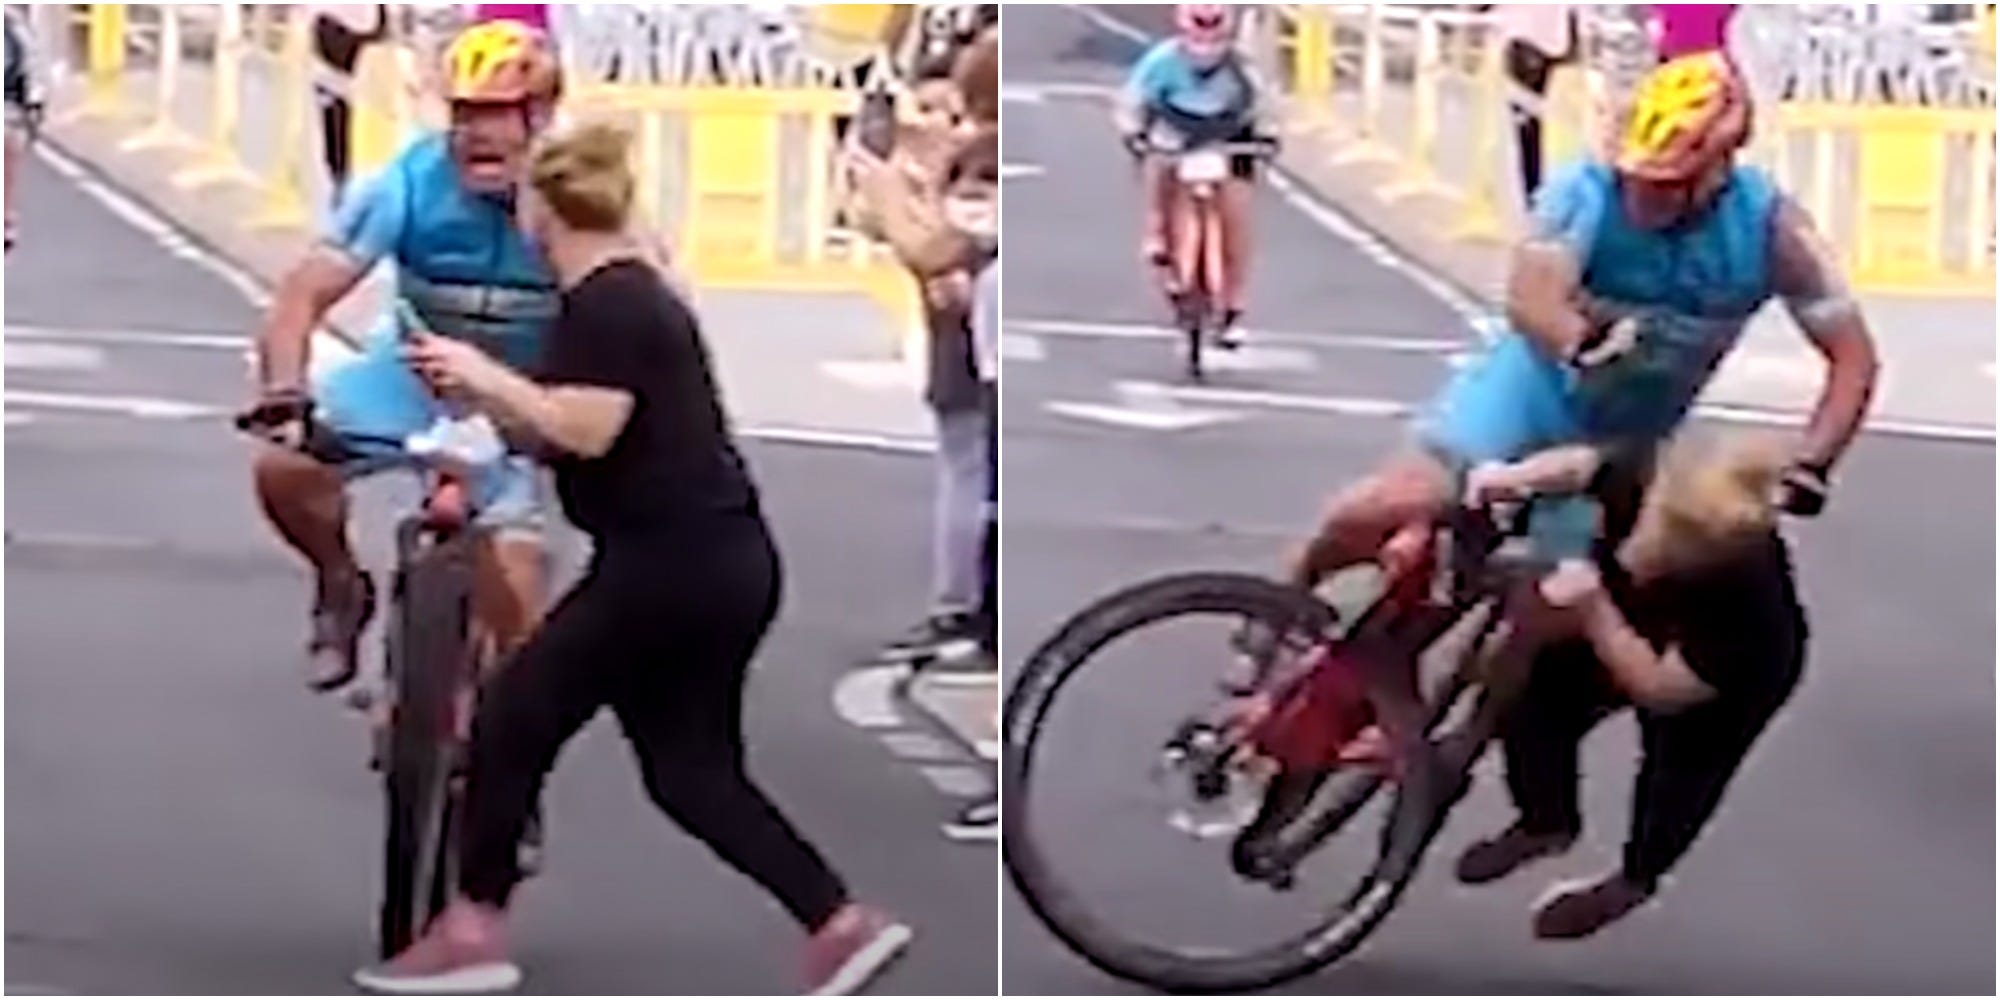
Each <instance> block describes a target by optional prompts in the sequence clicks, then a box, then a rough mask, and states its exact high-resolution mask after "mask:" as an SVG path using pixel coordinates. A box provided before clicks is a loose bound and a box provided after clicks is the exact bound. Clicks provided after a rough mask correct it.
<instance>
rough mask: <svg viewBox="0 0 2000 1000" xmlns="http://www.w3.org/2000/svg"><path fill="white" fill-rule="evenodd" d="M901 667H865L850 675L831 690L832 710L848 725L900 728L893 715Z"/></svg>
mask: <svg viewBox="0 0 2000 1000" xmlns="http://www.w3.org/2000/svg"><path fill="white" fill-rule="evenodd" d="M902 676H903V668H901V667H869V668H867V669H864V670H855V671H850V672H849V673H848V674H847V675H846V676H845V677H842V678H841V679H840V680H839V682H838V683H836V684H834V686H833V710H834V712H835V714H837V715H839V716H840V717H841V718H842V719H845V720H847V722H848V724H849V725H853V726H859V727H860V728H862V729H888V728H892V727H895V726H900V725H902V724H903V717H902V715H900V714H899V713H897V711H896V701H895V698H896V695H895V691H896V682H897V681H898V680H900V679H902Z"/></svg>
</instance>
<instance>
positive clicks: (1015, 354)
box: [1000, 333, 1049, 362]
mask: <svg viewBox="0 0 2000 1000" xmlns="http://www.w3.org/2000/svg"><path fill="white" fill-rule="evenodd" d="M1048 356H1049V352H1048V349H1047V348H1045V347H1043V346H1042V341H1041V339H1040V338H1038V337H1030V336H1028V335H1026V334H1017V333H1003V334H1001V335H1000V360H1001V361H1027V362H1036V361H1041V360H1044V359H1046V358H1047V357H1048Z"/></svg>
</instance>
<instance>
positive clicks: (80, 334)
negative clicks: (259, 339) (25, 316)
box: [6, 323, 255, 351]
mask: <svg viewBox="0 0 2000 1000" xmlns="http://www.w3.org/2000/svg"><path fill="white" fill-rule="evenodd" d="M6 339H8V340H10V341H12V340H51V341H64V340H68V341H75V342H77V343H83V344H107V345H111V346H116V347H161V348H187V349H193V350H214V351H246V350H249V349H250V348H251V347H252V346H253V345H254V343H255V341H253V340H251V339H250V338H249V337H245V336H243V335H241V334H217V333H195V332H183V331H176V330H90V329H80V328H70V327H57V326H37V325H34V324H23V325H17V324H13V323H9V324H8V325H7V331H6Z"/></svg>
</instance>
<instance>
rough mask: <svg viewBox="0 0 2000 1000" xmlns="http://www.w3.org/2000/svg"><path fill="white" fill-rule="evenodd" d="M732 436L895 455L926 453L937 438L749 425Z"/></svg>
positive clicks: (933, 448)
mask: <svg viewBox="0 0 2000 1000" xmlns="http://www.w3.org/2000/svg"><path fill="white" fill-rule="evenodd" d="M736 436H737V437H740V438H749V439H751V440H753V441H772V442H776V443H778V444H798V445H814V446H818V447H822V448H856V449H860V450H863V451H883V452H890V453H892V454H898V455H929V454H931V453H933V452H935V451H937V442H936V441H935V440H933V439H931V438H919V437H896V436H894V435H889V434H871V433H868V432H865V431H833V430H821V429H819V428H814V427H778V426H758V425H751V426H747V427H739V428H737V429H736Z"/></svg>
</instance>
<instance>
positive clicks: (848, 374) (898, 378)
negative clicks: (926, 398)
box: [820, 357, 923, 392]
mask: <svg viewBox="0 0 2000 1000" xmlns="http://www.w3.org/2000/svg"><path fill="white" fill-rule="evenodd" d="M920 359H921V357H920ZM820 370H821V371H823V372H825V373H826V374H827V375H828V376H830V377H832V378H834V379H837V380H839V381H841V382H845V383H847V384H848V385H852V386H857V387H859V388H862V389H869V390H880V389H895V390H898V391H901V392H908V391H910V390H913V389H916V388H918V387H920V386H922V385H923V374H922V368H921V367H920V366H919V365H916V364H912V363H911V362H909V361H903V360H894V361H890V360H880V361H876V360H868V361H824V362H821V363H820Z"/></svg>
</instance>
